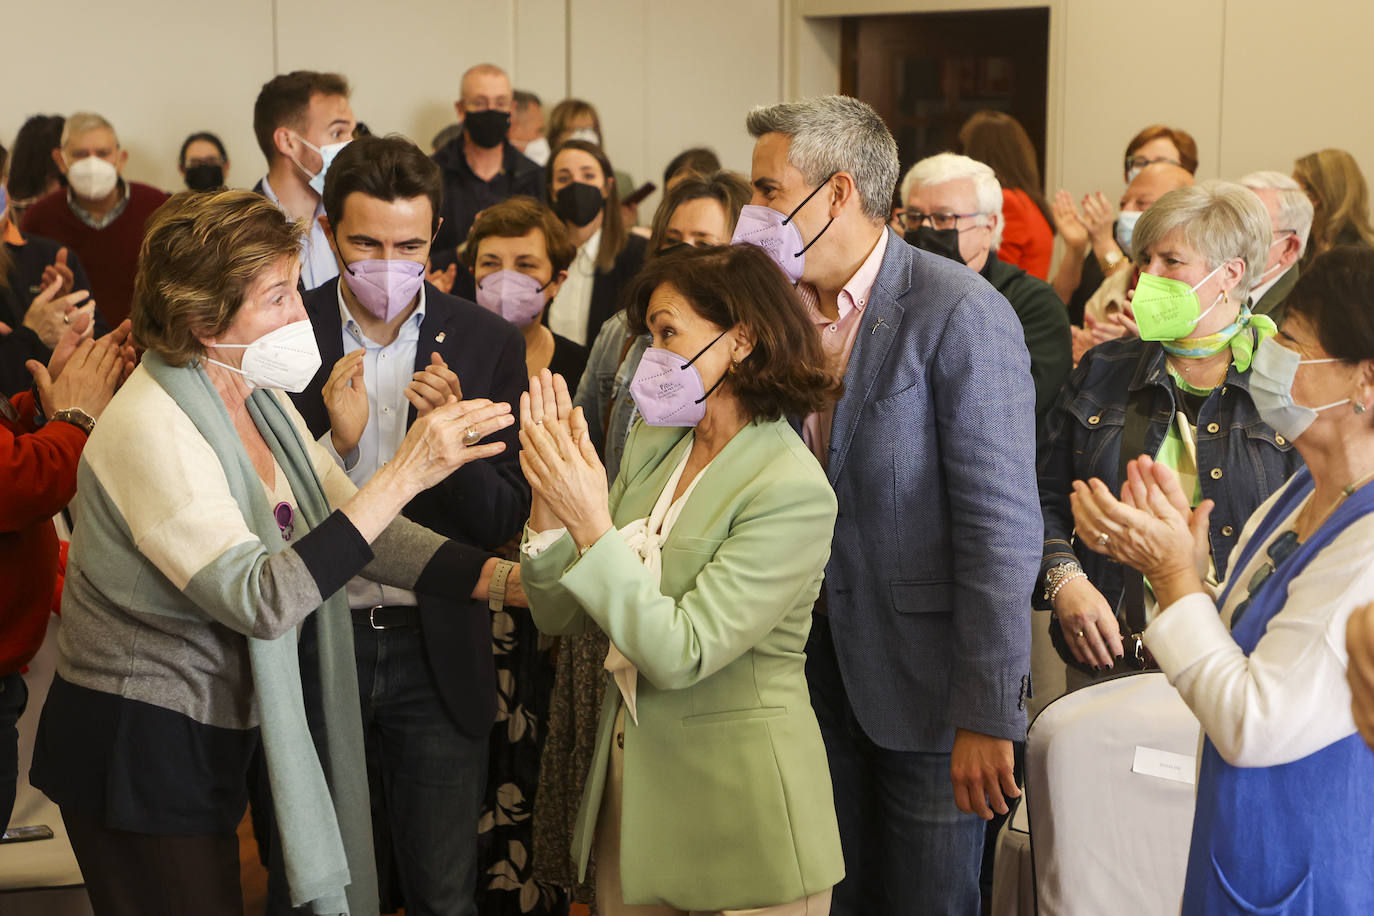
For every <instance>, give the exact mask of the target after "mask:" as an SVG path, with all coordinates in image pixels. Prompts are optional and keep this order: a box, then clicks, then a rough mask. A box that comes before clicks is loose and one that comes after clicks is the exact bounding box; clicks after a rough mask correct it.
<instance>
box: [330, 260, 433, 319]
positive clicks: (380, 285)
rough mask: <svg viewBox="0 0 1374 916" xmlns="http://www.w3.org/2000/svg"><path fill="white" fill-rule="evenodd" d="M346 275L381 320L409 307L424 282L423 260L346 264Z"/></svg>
mask: <svg viewBox="0 0 1374 916" xmlns="http://www.w3.org/2000/svg"><path fill="white" fill-rule="evenodd" d="M344 279H345V280H347V281H348V288H349V289H351V290H353V295H354V296H356V297H357V299H358V302H360V303H361V304H362V306H363V308H365V309H367V310H368V311H369V312H371V313H372V314H374V315H376V316H377V317H378V318H380V319H381V320H382V321H391V319H393V318H395V317H396V316H397V315H399V314H401V312H404V311H405V310H406V307H407V306H409V305H410V303H411V301H412V300H413V299H414V298H415V294H416V293H418V292H419V291H420V287H421V286H422V285H423V284H424V282H425V265H424V264H423V263H421V262H420V261H405V260H390V261H383V260H378V259H373V260H367V261H354V262H353V263H352V264H345V265H344Z"/></svg>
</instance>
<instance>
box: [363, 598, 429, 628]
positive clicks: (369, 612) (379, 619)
mask: <svg viewBox="0 0 1374 916" xmlns="http://www.w3.org/2000/svg"><path fill="white" fill-rule="evenodd" d="M353 622H354V623H358V624H364V623H365V624H367V625H368V626H370V627H372V629H374V630H394V629H396V628H397V627H418V626H419V625H420V609H419V608H418V607H416V606H415V605H413V604H411V605H399V604H378V605H374V606H373V607H355V608H354V609H353Z"/></svg>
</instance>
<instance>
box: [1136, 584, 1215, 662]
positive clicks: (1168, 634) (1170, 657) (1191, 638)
mask: <svg viewBox="0 0 1374 916" xmlns="http://www.w3.org/2000/svg"><path fill="white" fill-rule="evenodd" d="M1145 645H1146V646H1147V647H1149V650H1150V654H1151V655H1153V656H1154V657H1155V661H1157V662H1159V667H1160V668H1161V669H1163V671H1164V673H1165V674H1167V675H1168V676H1169V681H1170V683H1172V682H1173V681H1174V680H1175V678H1177V677H1178V675H1179V674H1181V673H1182V672H1184V671H1186V670H1187V669H1188V668H1190V667H1192V666H1193V665H1194V664H1196V663H1197V662H1199V661H1201V660H1202V659H1203V658H1205V657H1206V656H1208V655H1210V654H1212V653H1213V652H1215V651H1217V650H1218V649H1221V648H1226V647H1228V646H1229V647H1232V648H1234V647H1235V640H1233V639H1232V638H1231V633H1230V631H1229V630H1227V629H1226V624H1224V623H1222V622H1221V615H1220V614H1218V613H1217V606H1216V603H1215V602H1214V601H1213V600H1212V597H1211V595H1208V594H1207V593H1205V592H1194V593H1193V594H1191V595H1185V596H1183V597H1182V598H1180V599H1178V600H1177V601H1175V602H1174V603H1173V604H1171V605H1169V606H1168V607H1167V608H1165V609H1164V610H1162V611H1160V612H1159V614H1157V615H1156V616H1155V619H1154V620H1153V621H1151V622H1150V625H1149V626H1148V627H1146V628H1145Z"/></svg>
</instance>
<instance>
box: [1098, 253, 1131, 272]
mask: <svg viewBox="0 0 1374 916" xmlns="http://www.w3.org/2000/svg"><path fill="white" fill-rule="evenodd" d="M1124 257H1126V256H1125V255H1124V254H1122V253H1121V249H1120V248H1116V249H1113V250H1111V251H1109V252H1107V253H1106V254H1105V255H1103V257H1102V262H1103V263H1104V264H1106V265H1107V272H1108V273H1110V272H1111V271H1113V270H1116V265H1118V264H1120V263H1121V259H1122V258H1124Z"/></svg>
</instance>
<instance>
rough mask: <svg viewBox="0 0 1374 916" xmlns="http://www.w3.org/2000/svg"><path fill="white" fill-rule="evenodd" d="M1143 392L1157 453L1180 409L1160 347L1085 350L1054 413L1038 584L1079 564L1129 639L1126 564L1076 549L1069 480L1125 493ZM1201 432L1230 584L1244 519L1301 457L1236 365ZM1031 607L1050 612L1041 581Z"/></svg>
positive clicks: (1148, 449) (1206, 411)
mask: <svg viewBox="0 0 1374 916" xmlns="http://www.w3.org/2000/svg"><path fill="white" fill-rule="evenodd" d="M1141 389H1149V390H1151V391H1152V395H1151V396H1150V397H1151V401H1152V403H1153V407H1152V409H1151V411H1150V420H1149V425H1148V427H1147V428H1146V431H1145V447H1144V451H1145V453H1146V454H1148V455H1154V454H1156V453H1158V451H1159V447H1160V445H1161V444H1162V443H1163V442H1164V437H1165V436H1166V435H1167V434H1168V431H1169V424H1170V423H1171V422H1172V421H1173V417H1174V411H1175V407H1174V385H1173V380H1172V379H1170V377H1169V372H1168V368H1167V366H1166V364H1165V355H1164V349H1163V348H1162V347H1161V346H1160V345H1159V344H1158V343H1151V342H1146V341H1142V340H1140V339H1139V338H1121V339H1119V340H1113V341H1108V342H1107V343H1104V344H1101V345H1100V346H1097V347H1094V348H1093V349H1092V350H1089V351H1088V353H1087V354H1086V355H1085V356H1084V357H1083V361H1082V362H1081V363H1079V365H1078V368H1076V369H1075V370H1074V371H1073V374H1072V375H1070V376H1069V380H1068V382H1066V383H1065V385H1064V389H1063V390H1062V391H1061V392H1060V393H1059V400H1058V401H1057V402H1056V403H1055V406H1054V409H1053V410H1052V411H1051V412H1050V416H1049V419H1048V422H1047V424H1046V438H1047V442H1046V445H1045V447H1044V451H1043V452H1042V454H1041V455H1040V467H1039V484H1040V509H1041V512H1042V514H1043V515H1044V519H1045V549H1044V556H1043V558H1042V560H1041V565H1040V572H1041V574H1042V577H1043V574H1044V573H1045V572H1046V571H1047V570H1048V569H1049V568H1050V567H1052V566H1055V565H1057V564H1059V563H1063V562H1065V561H1068V560H1077V561H1078V562H1079V563H1081V564H1082V566H1083V570H1084V571H1085V572H1086V573H1087V574H1088V581H1090V582H1091V583H1092V584H1093V586H1094V587H1096V588H1097V590H1098V591H1099V592H1101V593H1102V595H1103V597H1105V598H1106V599H1107V603H1108V604H1110V605H1111V606H1112V607H1113V608H1114V609H1115V610H1116V616H1117V620H1118V621H1119V622H1120V623H1121V631H1122V633H1123V634H1125V633H1126V632H1127V627H1126V621H1125V619H1124V612H1123V610H1122V601H1121V599H1122V595H1123V593H1124V590H1125V585H1124V578H1123V575H1122V567H1121V564H1119V563H1117V562H1115V561H1114V560H1111V559H1108V558H1107V557H1105V556H1103V555H1102V554H1099V553H1096V552H1095V551H1093V550H1091V549H1090V548H1088V547H1086V546H1083V545H1079V544H1078V543H1077V541H1076V540H1075V538H1074V532H1073V512H1072V511H1071V510H1070V508H1069V494H1070V493H1071V492H1073V481H1075V480H1083V481H1087V480H1090V479H1091V478H1093V477H1097V478H1099V479H1101V480H1102V482H1103V483H1105V484H1106V485H1107V486H1109V487H1110V488H1111V489H1112V491H1113V492H1114V493H1120V491H1121V479H1120V478H1121V459H1120V456H1121V437H1122V433H1123V429H1124V426H1125V419H1126V404H1127V401H1128V399H1129V397H1130V394H1131V393H1132V392H1135V391H1138V390H1141ZM1196 433H1197V465H1198V482H1199V484H1200V486H1201V488H1202V496H1203V498H1204V499H1211V500H1214V501H1215V503H1216V507H1215V508H1214V509H1213V510H1212V516H1211V519H1210V522H1209V524H1210V529H1211V543H1212V562H1213V563H1214V564H1215V566H1216V570H1217V575H1218V576H1221V577H1224V576H1225V575H1226V564H1227V562H1228V560H1229V559H1230V556H1231V550H1232V548H1234V547H1235V546H1236V540H1237V538H1238V537H1239V536H1240V531H1241V528H1242V527H1243V526H1244V525H1245V522H1246V520H1247V519H1248V518H1249V517H1250V515H1251V513H1253V512H1254V511H1255V509H1257V508H1259V505H1260V503H1262V502H1264V500H1265V499H1267V498H1268V497H1269V495H1270V494H1271V493H1273V492H1274V491H1275V490H1277V489H1278V488H1279V487H1280V486H1281V485H1282V484H1283V482H1284V481H1286V480H1287V479H1288V478H1289V476H1291V475H1292V474H1293V473H1294V472H1295V471H1296V470H1298V468H1300V467H1302V463H1303V462H1302V456H1301V455H1299V454H1298V452H1297V450H1295V449H1294V448H1293V445H1292V443H1291V442H1289V441H1288V440H1286V439H1285V438H1284V437H1283V436H1280V435H1279V434H1277V433H1276V432H1274V430H1273V429H1272V428H1271V427H1270V426H1269V425H1268V424H1267V423H1265V422H1264V421H1263V420H1261V419H1260V416H1259V410H1258V409H1257V408H1256V407H1255V403H1254V401H1252V400H1251V399H1250V373H1249V372H1240V371H1238V370H1237V369H1236V366H1235V364H1234V363H1232V364H1231V367H1230V368H1229V369H1228V370H1227V372H1226V378H1225V380H1224V381H1223V382H1222V383H1221V385H1219V386H1217V387H1216V388H1214V389H1213V390H1212V393H1211V394H1210V395H1209V396H1208V398H1207V400H1206V402H1204V404H1203V405H1202V410H1201V411H1200V412H1199V414H1198V422H1197V430H1196ZM1034 606H1035V607H1036V608H1037V609H1039V610H1048V609H1050V604H1049V602H1048V601H1046V600H1045V596H1044V591H1043V578H1042V580H1041V587H1037V588H1036V590H1035V597H1034Z"/></svg>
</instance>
